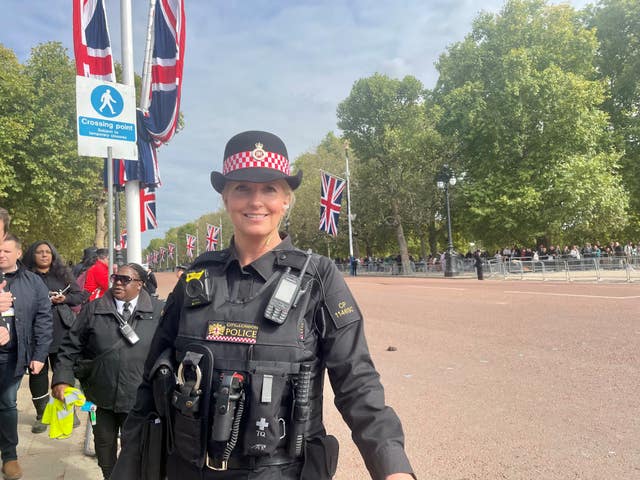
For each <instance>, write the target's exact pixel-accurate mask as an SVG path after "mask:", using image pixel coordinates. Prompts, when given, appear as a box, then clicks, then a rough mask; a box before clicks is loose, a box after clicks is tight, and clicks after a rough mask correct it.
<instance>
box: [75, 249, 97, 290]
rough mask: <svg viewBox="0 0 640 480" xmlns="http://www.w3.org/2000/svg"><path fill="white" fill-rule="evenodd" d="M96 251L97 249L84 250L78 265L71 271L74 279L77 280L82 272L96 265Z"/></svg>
mask: <svg viewBox="0 0 640 480" xmlns="http://www.w3.org/2000/svg"><path fill="white" fill-rule="evenodd" d="M97 251H98V249H97V248H96V247H87V248H85V249H84V251H83V255H82V260H80V263H78V264H77V265H75V266H74V267H73V269H72V273H73V276H74V277H76V278H78V277H79V276H80V274H81V273H82V272H86V271H87V270H89V268H90V267H92V266H93V264H94V263H96V258H97V255H96V252H97ZM81 286H82V285H81Z"/></svg>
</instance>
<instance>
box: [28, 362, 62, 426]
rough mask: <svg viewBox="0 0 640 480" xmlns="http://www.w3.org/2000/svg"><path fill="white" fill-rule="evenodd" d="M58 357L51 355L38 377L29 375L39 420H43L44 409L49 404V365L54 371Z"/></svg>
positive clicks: (32, 397) (32, 396)
mask: <svg viewBox="0 0 640 480" xmlns="http://www.w3.org/2000/svg"><path fill="white" fill-rule="evenodd" d="M57 357H58V354H57V353H50V354H49V358H48V359H47V360H45V362H44V367H42V370H40V373H38V374H37V375H34V374H33V373H29V391H30V392H31V400H32V401H33V406H34V407H35V409H36V417H37V418H38V420H39V419H41V418H42V414H43V413H44V409H45V407H46V406H47V403H48V402H49V365H51V369H52V370H53V366H54V365H55V363H56V359H57Z"/></svg>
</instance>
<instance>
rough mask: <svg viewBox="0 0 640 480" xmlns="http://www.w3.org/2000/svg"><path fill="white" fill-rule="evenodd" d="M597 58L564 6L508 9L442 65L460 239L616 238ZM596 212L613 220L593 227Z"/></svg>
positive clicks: (611, 155)
mask: <svg viewBox="0 0 640 480" xmlns="http://www.w3.org/2000/svg"><path fill="white" fill-rule="evenodd" d="M596 49H597V40H596V37H595V35H594V32H593V31H590V30H588V29H585V28H584V27H583V26H582V25H581V23H580V21H579V16H578V14H577V13H576V12H575V11H574V10H572V9H571V8H570V7H568V6H566V5H561V6H548V5H546V3H545V2H543V1H538V0H512V1H508V2H507V3H506V4H505V7H504V9H503V10H502V12H501V14H500V15H482V16H480V17H479V18H478V20H477V21H476V22H475V24H474V29H473V32H472V33H471V34H470V35H468V36H467V38H466V39H465V40H464V41H463V42H461V43H459V44H456V45H454V46H452V47H451V48H450V49H449V51H448V53H447V54H444V55H442V56H441V58H440V60H439V62H438V70H439V71H440V79H439V81H438V85H437V88H436V91H435V93H434V99H435V102H436V103H438V104H440V105H441V106H442V108H443V109H444V111H445V113H444V115H443V116H442V121H441V122H440V124H439V128H440V130H441V132H442V133H443V135H445V136H446V137H448V138H455V139H456V141H457V142H459V143H458V145H459V152H458V154H459V158H460V164H459V168H460V169H461V170H462V171H463V172H464V173H465V177H464V181H463V182H461V183H460V184H459V185H458V186H456V188H455V189H453V191H452V194H453V196H454V199H456V210H455V213H456V214H455V215H452V217H453V219H454V225H455V228H456V230H462V231H463V232H465V233H466V234H467V236H469V237H471V238H482V239H485V240H486V241H487V242H489V243H490V244H493V245H503V244H507V243H511V242H517V243H521V244H529V245H530V244H532V242H533V241H535V239H536V238H547V239H554V241H555V240H560V239H563V238H571V239H574V240H576V241H577V239H584V238H585V237H586V238H587V239H591V238H592V236H593V235H596V234H598V233H599V232H598V231H597V230H598V229H599V227H600V226H605V224H606V226H607V227H609V228H610V229H609V231H608V233H609V235H614V236H615V235H616V233H619V232H620V228H621V227H623V226H624V223H625V219H626V207H627V204H628V196H627V194H626V192H625V190H624V188H623V187H622V186H621V179H620V177H619V175H618V168H617V161H618V158H619V154H617V153H615V150H611V148H610V145H611V133H610V132H609V130H608V129H607V115H606V114H605V113H604V112H603V111H602V110H601V109H600V105H601V104H602V102H603V100H604V98H605V85H604V83H603V82H602V81H600V80H598V79H596V78H595V77H596V68H595V65H594V56H595V52H596ZM456 196H457V198H456ZM595 205H599V206H600V208H599V209H598V208H595V207H594V206H595ZM604 212H606V215H609V216H610V217H609V218H611V219H615V221H613V222H612V221H607V222H606V223H605V224H600V225H599V226H598V227H596V224H595V223H594V221H595V222H597V221H598V220H596V219H601V217H602V215H601V214H602V213H604Z"/></svg>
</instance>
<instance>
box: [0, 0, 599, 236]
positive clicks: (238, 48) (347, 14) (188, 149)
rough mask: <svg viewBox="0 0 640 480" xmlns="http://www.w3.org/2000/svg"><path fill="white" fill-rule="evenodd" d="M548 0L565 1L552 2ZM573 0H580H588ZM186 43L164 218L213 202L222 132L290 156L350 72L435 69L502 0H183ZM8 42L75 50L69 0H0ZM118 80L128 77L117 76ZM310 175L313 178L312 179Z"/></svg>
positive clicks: (141, 6) (428, 83)
mask: <svg viewBox="0 0 640 480" xmlns="http://www.w3.org/2000/svg"><path fill="white" fill-rule="evenodd" d="M551 3H561V2H560V1H553V2H551ZM562 3H569V4H571V5H573V6H574V7H576V8H582V7H583V6H584V5H585V4H586V3H587V2H586V1H584V0H572V1H566V2H562ZM132 4H133V7H132V8H133V42H134V68H135V70H136V72H137V73H140V72H141V70H142V56H143V49H144V34H145V30H146V22H147V10H148V2H147V1H146V0H132ZM105 5H106V9H107V16H108V19H109V29H110V32H111V41H112V50H113V54H114V58H115V60H116V61H120V58H121V46H120V45H121V42H120V28H119V23H120V0H105ZM185 5H186V6H185V9H186V20H187V27H186V28H187V30H186V32H187V39H186V42H187V46H186V54H185V69H184V84H183V89H182V104H181V109H182V111H183V114H184V116H185V123H186V127H185V129H184V130H183V131H182V132H181V133H180V134H179V135H177V136H176V137H175V138H174V139H173V140H172V141H171V142H170V143H169V144H168V145H164V146H163V147H161V148H160V150H159V162H160V174H161V177H162V181H163V185H162V187H160V189H158V191H157V206H156V208H157V215H158V222H159V228H158V229H157V230H154V231H150V232H147V233H144V234H143V236H142V246H143V248H144V247H145V246H146V245H147V243H148V241H149V240H150V239H152V238H155V237H161V236H163V235H164V233H165V232H166V231H167V230H168V229H169V228H172V227H176V226H178V225H182V224H184V223H186V222H189V221H191V220H194V219H196V218H197V217H199V216H201V215H203V214H205V213H208V212H212V211H215V210H217V209H218V208H219V206H220V199H219V196H218V194H217V193H216V192H215V191H214V190H213V189H212V188H211V185H210V183H209V174H210V172H211V170H220V169H221V166H222V153H223V150H224V146H225V143H226V141H227V139H228V138H230V137H231V136H232V135H234V134H236V133H238V132H241V131H244V130H254V129H256V130H268V131H272V132H274V133H276V134H277V135H279V136H280V137H281V138H282V139H283V140H284V141H285V143H286V145H287V148H288V150H289V157H290V159H291V160H294V159H295V158H296V157H297V156H299V155H301V154H302V153H305V152H307V151H313V150H314V149H315V147H316V146H317V145H318V144H319V143H320V141H321V140H322V138H324V136H325V135H326V134H327V133H328V132H330V131H334V132H335V133H336V134H339V133H340V132H339V131H338V129H337V126H336V107H337V106H338V104H339V103H340V102H341V101H342V100H344V99H345V98H346V97H347V96H348V95H349V93H350V91H351V87H352V86H353V83H354V82H355V81H357V80H358V79H360V78H364V77H368V76H370V75H373V74H374V73H376V72H379V73H384V74H387V75H389V76H391V77H395V78H402V77H403V76H405V75H413V76H415V77H417V78H418V79H419V80H420V81H422V83H423V84H424V85H425V87H427V88H432V87H433V86H434V85H435V82H436V80H437V72H436V70H435V67H434V63H435V62H436V61H437V59H438V56H439V55H440V54H442V53H443V52H445V50H446V48H447V46H449V45H451V44H453V43H455V42H457V41H460V40H462V39H463V38H464V36H465V35H466V34H467V33H469V32H470V30H471V23H472V21H473V19H474V18H475V17H476V16H477V14H478V13H479V12H480V11H481V10H485V11H489V12H498V11H499V10H500V8H501V7H502V5H503V1H501V0H483V1H476V0H393V1H391V0H354V1H347V0H325V1H312V0H297V1H293V0H291V1H284V0H280V1H278V0H244V1H240V0H224V1H223V0H186V4H185ZM2 6H3V14H2V16H0V32H1V33H0V43H2V44H3V45H4V46H5V47H8V48H10V49H12V50H13V51H14V52H15V53H16V55H17V56H18V58H19V60H20V61H22V62H24V61H25V60H26V59H27V58H28V56H29V52H30V50H31V48H32V47H34V46H35V45H37V44H39V43H42V42H47V41H60V42H62V43H63V45H64V46H65V47H67V48H68V51H69V55H70V56H72V55H73V40H72V25H71V7H72V2H71V1H70V0H3V2H2ZM119 80H120V79H119ZM307 181H308V180H307Z"/></svg>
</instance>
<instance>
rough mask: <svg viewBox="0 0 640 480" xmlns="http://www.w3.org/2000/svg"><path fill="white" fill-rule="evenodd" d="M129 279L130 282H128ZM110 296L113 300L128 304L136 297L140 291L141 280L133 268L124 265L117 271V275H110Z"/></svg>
mask: <svg viewBox="0 0 640 480" xmlns="http://www.w3.org/2000/svg"><path fill="white" fill-rule="evenodd" d="M129 279H130V280H131V281H129ZM111 280H112V281H113V285H112V287H111V294H112V295H113V298H116V299H118V300H122V301H124V302H128V301H130V300H133V299H134V298H136V297H137V296H138V294H139V293H140V290H142V283H143V282H142V280H141V279H140V276H139V275H138V272H136V271H135V270H134V269H133V268H131V267H127V266H126V265H125V266H123V267H120V268H119V269H118V274H117V275H112V277H111Z"/></svg>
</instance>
